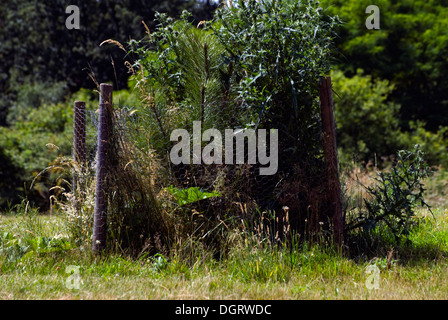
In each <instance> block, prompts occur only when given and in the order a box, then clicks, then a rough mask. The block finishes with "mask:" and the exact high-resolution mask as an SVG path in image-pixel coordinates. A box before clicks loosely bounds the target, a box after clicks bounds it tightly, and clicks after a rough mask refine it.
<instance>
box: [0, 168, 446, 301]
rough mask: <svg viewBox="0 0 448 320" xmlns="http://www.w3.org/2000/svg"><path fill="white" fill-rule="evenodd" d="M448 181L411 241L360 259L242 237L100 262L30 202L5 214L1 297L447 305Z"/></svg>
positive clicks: (437, 186)
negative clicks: (215, 251) (218, 246)
mask: <svg viewBox="0 0 448 320" xmlns="http://www.w3.org/2000/svg"><path fill="white" fill-rule="evenodd" d="M358 177H360V179H361V180H363V181H364V182H366V181H367V180H368V176H367V175H366V174H365V175H364V176H362V177H361V175H359V174H358ZM445 178H446V173H445V172H444V171H439V172H438V173H436V175H434V176H433V177H431V178H428V179H427V180H426V182H425V186H426V188H427V189H428V190H427V197H426V198H427V201H428V202H429V203H430V204H431V205H432V209H431V211H432V213H430V212H429V211H428V210H427V209H420V210H418V212H417V217H418V219H419V221H420V222H419V225H418V227H416V228H415V229H413V231H412V232H411V234H410V235H409V236H408V240H409V241H407V242H403V243H402V244H400V245H396V246H395V247H390V246H388V245H386V244H383V245H381V244H377V246H376V247H375V248H373V249H372V248H370V249H369V250H364V251H363V252H361V251H360V252H358V253H357V254H353V253H351V254H350V253H348V250H337V249H335V248H334V247H332V246H331V245H328V244H326V243H325V242H322V243H314V244H307V243H306V242H305V243H301V244H295V245H292V246H288V247H287V246H282V245H273V244H272V243H270V242H269V241H268V240H267V239H262V238H260V237H257V236H255V235H252V236H251V235H248V234H246V235H244V234H241V233H237V232H234V233H233V234H232V236H230V237H229V239H230V240H229V241H231V244H229V247H230V250H229V253H228V255H227V256H226V257H225V258H222V259H215V258H214V257H213V255H212V254H211V253H209V252H207V250H204V248H201V245H200V243H198V244H197V247H196V248H193V250H191V251H190V253H188V254H185V252H182V251H181V250H173V252H172V253H171V254H170V255H169V256H163V255H161V254H156V255H154V256H148V255H142V256H140V257H133V258H132V257H129V256H127V255H125V254H120V253H114V254H110V255H105V256H103V257H101V256H97V255H93V254H92V253H91V250H90V248H89V247H83V246H75V245H73V243H72V242H71V241H70V239H69V238H68V235H67V234H66V222H65V217H64V216H63V215H62V214H58V213H54V214H52V215H48V214H39V213H38V212H37V210H34V209H32V208H28V207H26V204H25V203H24V204H23V205H20V206H15V207H14V208H11V209H10V211H8V212H4V213H3V214H2V215H0V299H2V300H4V299H70V300H71V299H125V300H129V299H145V300H146V299H175V300H185V299H188V300H191V299H199V300H206V299H217V300H221V299H226V300H228V299H230V300H233V299H265V300H271V299H280V300H288V299H316V300H322V299H351V300H352V299H363V300H364V299H368V300H370V299H375V300H376V299H380V300H382V299H447V298H448V280H447V277H446V274H447V273H448V261H447V257H448V209H447V207H446V205H445V204H444V198H445V192H446V191H445V190H446V180H445ZM346 181H348V179H346ZM346 186H347V187H348V188H349V187H350V184H349V183H347V184H346ZM352 187H353V186H352ZM353 188H354V187H353ZM351 192H353V190H352V191H351ZM358 192H359V190H358ZM229 232H231V231H229ZM372 266H373V267H372ZM74 269H76V270H75V271H76V274H75V273H73V270H74ZM375 272H377V273H376V274H375ZM375 277H376V278H375Z"/></svg>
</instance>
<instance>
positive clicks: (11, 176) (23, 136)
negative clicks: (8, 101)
mask: <svg viewBox="0 0 448 320" xmlns="http://www.w3.org/2000/svg"><path fill="white" fill-rule="evenodd" d="M72 117H73V110H72V107H71V106H68V105H67V104H62V103H58V104H48V105H42V106H41V107H39V108H36V109H34V108H33V109H30V110H28V112H27V113H26V114H23V119H22V120H21V121H17V122H15V123H14V124H12V125H11V126H10V127H8V128H6V127H0V150H2V157H3V158H4V159H5V163H3V164H2V168H3V170H2V171H1V173H0V174H1V178H0V184H1V185H2V188H1V190H2V193H1V199H0V205H1V206H3V207H4V206H5V205H6V203H7V202H11V203H16V202H17V201H19V200H20V198H21V197H28V200H30V201H31V202H32V203H33V204H34V205H38V206H41V207H42V208H44V209H48V205H49V195H50V191H49V189H50V187H52V186H54V185H56V184H60V183H61V181H60V179H61V178H63V177H67V175H65V176H60V174H58V173H54V174H51V172H50V171H48V172H45V173H43V174H41V175H39V173H41V172H42V171H43V170H44V169H45V168H47V167H50V166H51V165H52V164H53V161H54V160H55V159H56V158H57V157H58V156H68V155H70V154H71V144H72V131H73V122H72ZM7 163H9V168H10V169H11V170H5V168H8V166H6V165H5V164H7ZM8 181H9V182H11V181H13V182H14V183H12V184H8V185H3V183H8ZM33 182H34V183H33ZM30 187H32V189H30ZM4 190H5V191H4Z"/></svg>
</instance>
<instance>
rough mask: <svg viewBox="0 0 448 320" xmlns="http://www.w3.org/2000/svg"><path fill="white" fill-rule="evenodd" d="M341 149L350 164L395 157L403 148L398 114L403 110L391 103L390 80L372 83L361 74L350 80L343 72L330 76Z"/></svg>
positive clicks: (336, 72)
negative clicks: (354, 161) (398, 150)
mask: <svg viewBox="0 0 448 320" xmlns="http://www.w3.org/2000/svg"><path fill="white" fill-rule="evenodd" d="M331 78H332V83H333V89H334V91H335V94H334V105H335V118H336V125H337V130H336V132H337V141H338V147H339V148H340V149H341V151H342V154H343V155H344V156H345V158H346V159H342V162H345V163H346V162H348V160H350V158H351V157H352V156H355V157H356V158H357V159H358V160H360V161H365V162H367V161H369V160H374V159H375V156H377V157H378V158H380V157H382V156H389V155H391V154H395V152H396V151H397V149H399V148H401V147H402V146H401V142H400V128H399V120H398V113H399V109H400V106H399V105H397V104H395V103H392V102H389V101H388V96H389V94H390V93H391V92H392V90H393V89H394V86H393V85H391V84H390V83H389V81H387V80H373V79H372V77H371V76H369V75H364V74H363V71H362V70H360V69H359V70H358V71H357V74H356V75H355V76H353V77H351V78H348V77H346V76H344V74H343V73H342V72H341V71H334V72H332V74H331Z"/></svg>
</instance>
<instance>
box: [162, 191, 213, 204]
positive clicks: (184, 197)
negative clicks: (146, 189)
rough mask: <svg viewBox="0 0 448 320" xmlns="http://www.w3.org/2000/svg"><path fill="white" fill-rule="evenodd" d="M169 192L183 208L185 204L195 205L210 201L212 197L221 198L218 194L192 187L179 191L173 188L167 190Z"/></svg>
mask: <svg viewBox="0 0 448 320" xmlns="http://www.w3.org/2000/svg"><path fill="white" fill-rule="evenodd" d="M167 190H168V192H169V193H171V194H172V195H173V196H174V197H175V198H176V200H177V203H178V204H179V205H180V206H182V205H185V204H189V203H193V202H196V201H200V200H204V199H208V198H211V197H219V196H221V194H220V193H218V192H214V191H213V192H206V191H202V190H201V189H200V188H199V187H191V188H186V189H178V188H175V187H173V186H169V187H168V188H167Z"/></svg>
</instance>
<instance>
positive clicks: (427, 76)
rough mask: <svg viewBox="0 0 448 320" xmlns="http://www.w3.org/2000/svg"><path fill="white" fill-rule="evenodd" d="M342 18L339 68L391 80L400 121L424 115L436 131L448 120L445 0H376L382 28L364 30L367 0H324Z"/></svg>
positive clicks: (405, 124)
mask: <svg viewBox="0 0 448 320" xmlns="http://www.w3.org/2000/svg"><path fill="white" fill-rule="evenodd" d="M321 4H322V6H323V7H324V8H327V9H326V10H328V12H329V13H330V14H333V15H339V17H340V18H341V20H342V21H343V22H344V24H343V25H342V27H341V29H340V30H339V35H340V36H339V38H338V39H337V46H338V49H339V51H340V56H339V58H338V59H337V64H338V67H339V68H340V69H341V70H342V71H344V73H345V74H346V75H347V76H353V75H355V74H356V70H357V69H358V68H362V69H363V70H364V71H365V72H366V74H370V75H372V77H374V78H381V79H387V80H389V81H390V82H391V83H392V84H393V85H394V86H395V89H394V90H393V91H392V92H391V95H390V99H391V100H392V101H394V102H395V103H398V104H400V105H401V111H400V120H401V126H402V127H403V128H408V123H409V121H410V120H414V121H415V120H417V119H419V120H423V121H425V122H426V125H427V128H428V129H431V130H437V129H438V127H439V126H440V125H443V126H446V125H448V108H447V104H448V99H447V95H446V92H447V90H448V78H447V77H446V75H445V70H448V60H447V59H446V56H447V54H448V34H447V31H446V30H448V1H446V0H427V1H426V0H424V1H423V0H414V1H392V0H380V1H376V2H375V4H376V5H377V6H378V7H379V9H380V12H381V18H380V22H381V23H380V28H381V29H380V30H368V29H367V28H366V27H365V20H366V18H367V17H368V14H366V13H365V9H366V7H367V6H368V5H370V4H372V3H371V1H369V0H322V1H321Z"/></svg>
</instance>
